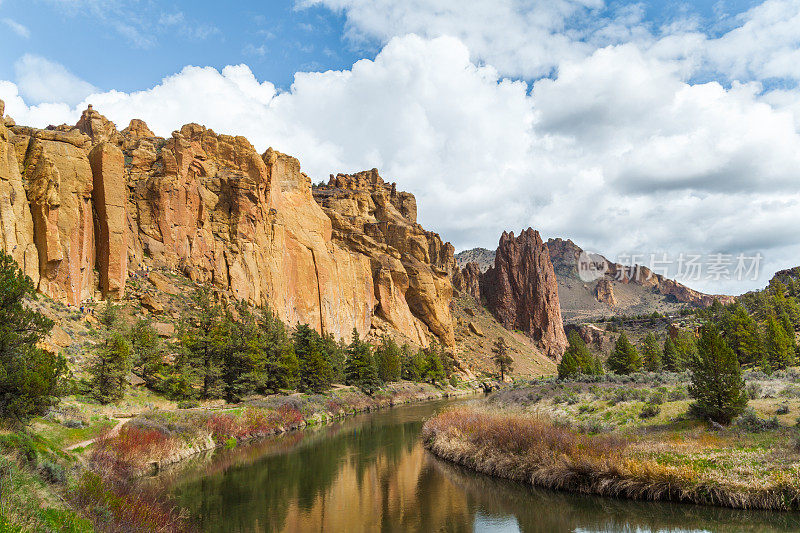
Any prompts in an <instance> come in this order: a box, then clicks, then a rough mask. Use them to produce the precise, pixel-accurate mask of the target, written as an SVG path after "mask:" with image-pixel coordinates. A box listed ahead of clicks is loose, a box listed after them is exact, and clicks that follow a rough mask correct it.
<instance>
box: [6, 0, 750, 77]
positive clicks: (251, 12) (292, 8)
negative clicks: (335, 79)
mask: <svg viewBox="0 0 800 533" xmlns="http://www.w3.org/2000/svg"><path fill="white" fill-rule="evenodd" d="M226 4H231V5H225V4H223V3H220V2H210V1H189V0H183V1H147V0H141V1H138V0H132V1H131V0H127V1H126V0H123V1H119V2H116V1H108V2H106V1H103V0H99V1H95V0H88V1H85V2H82V1H80V0H2V2H0V19H10V20H12V21H14V22H16V23H17V24H20V25H22V26H24V27H25V28H26V29H27V31H28V32H29V37H27V38H25V37H20V36H18V35H17V36H15V35H14V33H13V32H11V31H10V29H9V28H8V27H7V26H6V27H4V30H5V32H6V36H7V38H6V39H4V45H3V47H2V48H1V49H0V78H2V79H14V64H15V62H16V61H17V60H18V59H19V58H20V57H21V56H22V55H24V54H26V53H30V54H36V55H40V56H42V57H46V58H48V59H49V60H51V61H56V62H58V63H60V64H62V65H64V66H66V67H67V68H68V69H69V70H70V71H71V72H73V73H74V74H76V75H77V76H79V77H80V78H82V79H83V80H86V81H87V82H89V83H91V84H92V85H94V86H95V87H98V88H100V89H104V90H110V89H116V90H121V91H134V90H141V89H145V88H148V87H151V86H153V85H154V84H156V83H157V82H159V81H160V80H161V79H162V78H163V77H164V76H167V75H170V74H173V73H175V72H178V71H179V70H180V69H181V68H183V67H184V66H185V65H198V66H212V67H215V68H218V69H221V68H222V67H224V66H226V65H231V64H238V63H246V64H247V65H248V66H250V68H251V69H252V71H253V73H254V74H255V75H256V77H258V78H259V79H262V80H268V81H271V82H272V83H274V84H275V85H276V86H277V87H279V88H282V89H286V88H288V87H289V86H290V85H291V83H292V80H293V78H294V74H295V72H298V71H320V70H329V69H334V70H341V69H347V68H349V67H350V66H351V65H352V64H353V63H354V62H356V61H357V60H359V59H362V58H370V59H372V58H374V56H375V54H376V53H377V52H378V51H379V50H380V44H381V43H380V42H379V41H378V40H376V39H366V40H361V41H359V42H358V43H354V42H353V41H352V39H348V38H347V37H346V36H345V16H344V14H343V12H342V11H336V10H331V9H328V8H326V7H322V6H309V7H298V6H297V5H296V4H295V2H293V1H292V0H282V1H265V2H261V1H252V0H250V1H238V2H228V3H226ZM755 4H756V2H752V1H748V0H728V1H724V2H723V1H711V0H704V1H700V2H691V3H689V2H685V3H680V2H644V3H624V2H613V3H609V4H608V5H607V6H606V7H605V8H604V9H600V10H596V11H595V12H596V13H597V14H605V13H608V12H610V11H614V10H619V9H620V8H622V7H625V6H631V5H632V6H640V7H641V8H642V9H643V12H644V13H645V17H644V21H645V22H647V23H649V24H652V25H654V26H660V25H661V24H663V23H665V22H668V21H670V20H672V19H674V18H675V17H684V16H687V15H691V14H695V15H696V16H697V17H699V20H700V21H701V23H702V25H703V26H704V27H706V28H707V31H708V32H709V33H713V32H715V31H719V30H720V29H726V28H727V27H728V26H729V23H728V22H727V21H728V19H729V18H731V17H732V16H735V15H736V14H737V13H741V12H742V11H745V10H746V9H748V8H749V7H752V6H753V5H755ZM112 5H115V6H116V7H108V6H112ZM100 13H105V14H106V16H105V17H104V16H101V15H100ZM720 14H724V15H725V16H720ZM118 18H119V20H118ZM126 19H127V20H126ZM170 21H172V22H170ZM118 25H121V26H123V28H120V27H119V26H118ZM124 28H127V29H128V30H130V33H125V31H127V30H126V29H124Z"/></svg>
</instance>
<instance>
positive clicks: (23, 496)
mask: <svg viewBox="0 0 800 533" xmlns="http://www.w3.org/2000/svg"><path fill="white" fill-rule="evenodd" d="M0 451H1V452H2V454H0V533H2V532H28V531H30V532H39V531H42V532H50V531H52V532H66V533H87V532H91V531H93V528H92V525H91V523H90V522H89V521H87V520H85V519H84V518H82V517H80V516H79V515H78V514H77V513H76V512H75V511H74V510H73V509H71V508H69V506H68V505H67V504H66V503H65V502H64V499H63V495H64V493H65V491H66V485H65V484H66V483H67V469H68V468H69V467H70V465H71V464H72V463H73V462H74V460H73V458H72V457H71V456H70V455H69V454H66V453H64V452H62V451H61V450H60V448H59V447H58V446H56V445H55V444H53V443H52V442H50V441H48V440H47V439H44V438H43V437H41V436H39V435H33V436H31V435H28V434H25V433H11V434H4V435H0ZM48 473H50V474H51V475H49V477H48ZM52 473H57V474H58V475H56V476H53V475H52Z"/></svg>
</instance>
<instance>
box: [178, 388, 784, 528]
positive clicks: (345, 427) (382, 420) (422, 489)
mask: <svg viewBox="0 0 800 533" xmlns="http://www.w3.org/2000/svg"><path fill="white" fill-rule="evenodd" d="M455 401H463V400H455ZM453 403H454V401H453V400H450V401H438V402H427V403H424V404H415V405H411V406H402V407H396V408H394V409H388V410H384V411H378V412H375V413H369V414H364V415H359V416H356V417H353V418H351V419H348V420H345V421H342V422H339V423H336V424H332V425H328V426H324V427H321V428H318V429H312V430H306V431H298V432H294V433H289V434H284V435H281V436H279V437H275V438H271V439H267V440H264V441H261V442H258V443H255V444H251V445H246V446H242V447H239V448H235V449H232V450H222V451H218V452H216V453H215V454H214V455H213V456H212V457H210V458H205V459H197V460H195V461H194V462H193V464H189V465H185V466H184V467H182V468H181V470H180V473H179V474H178V473H176V474H173V475H172V476H171V477H172V478H173V479H172V480H171V481H170V482H169V484H170V488H169V490H170V492H171V493H172V494H173V495H174V497H175V499H176V501H177V503H178V505H180V506H181V507H182V508H184V509H186V510H187V511H188V512H189V513H190V514H191V516H192V517H194V519H195V521H196V523H197V524H198V525H199V527H200V529H201V531H206V532H261V531H289V532H296V531H297V532H317V531H325V532H342V533H356V532H361V531H364V532H367V531H369V532H377V531H383V532H393V531H420V532H437V531H453V532H461V531H464V532H469V531H476V532H502V533H506V532H508V533H512V532H517V531H523V532H548V533H550V532H561V531H574V532H581V533H584V532H585V533H589V532H604V533H605V532H656V531H657V532H695V531H714V532H717V531H719V532H773V531H800V514H797V513H779V512H773V513H770V512H749V511H735V510H730V509H720V508H712V507H700V506H693V505H683V504H670V503H649V502H631V501H625V500H616V499H611V498H599V497H586V496H578V495H571V494H565V493H558V492H552V491H546V490H538V489H534V488H531V487H528V486H525V485H522V484H518V483H512V482H507V481H504V480H497V479H493V478H490V477H487V476H483V475H480V474H476V473H473V472H470V471H468V470H465V469H463V468H461V467H458V466H456V465H453V464H450V463H447V462H445V461H442V460H439V459H437V458H435V457H433V456H432V455H431V454H430V453H428V452H427V451H426V450H425V449H424V448H423V447H422V444H421V442H420V439H419V433H420V429H421V427H422V422H423V421H424V420H425V419H426V418H428V417H430V416H431V415H432V414H434V413H435V412H436V411H437V410H439V409H441V408H443V407H445V406H446V405H451V404H453Z"/></svg>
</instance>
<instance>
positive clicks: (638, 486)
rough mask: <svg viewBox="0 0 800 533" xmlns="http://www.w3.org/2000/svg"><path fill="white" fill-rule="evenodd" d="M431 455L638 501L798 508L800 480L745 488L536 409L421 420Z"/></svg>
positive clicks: (459, 412)
mask: <svg viewBox="0 0 800 533" xmlns="http://www.w3.org/2000/svg"><path fill="white" fill-rule="evenodd" d="M422 438H423V440H424V444H425V446H426V447H427V448H428V449H429V450H430V451H431V452H433V453H434V454H435V455H437V456H439V457H441V458H443V459H447V460H450V461H453V462H455V463H458V464H461V465H463V466H466V467H468V468H472V469H474V470H477V471H479V472H482V473H484V474H489V475H494V476H498V477H503V478H507V479H513V480H516V481H520V482H524V483H530V484H532V485H535V486H539V487H544V488H549V489H556V490H565V491H571V492H579V493H585V494H598V495H601V496H614V497H622V498H630V499H639V500H670V501H678V502H689V503H699V504H706V505H719V506H725V507H733V508H740V509H780V510H796V509H799V508H800V480H797V479H794V480H791V479H785V480H780V481H778V482H776V483H774V484H771V485H769V486H764V485H757V484H753V485H755V486H752V487H742V486H738V485H733V484H726V483H724V482H719V481H717V480H713V479H710V478H708V477H704V476H703V475H701V474H700V473H698V471H697V470H695V469H693V468H691V467H689V466H671V465H663V464H659V463H657V462H656V461H652V460H643V459H641V458H639V457H635V456H633V455H632V454H630V453H628V449H629V445H628V443H627V442H626V441H625V440H624V439H622V438H619V437H616V436H613V435H587V434H584V433H580V432H578V431H575V430H573V429H570V428H567V427H563V426H559V425H557V424H555V423H554V422H552V421H551V420H549V419H547V418H544V417H541V416H528V415H518V414H507V413H496V412H488V411H482V410H479V409H475V408H471V407H462V408H456V409H452V410H448V411H445V412H443V413H440V414H439V415H438V416H436V417H434V418H432V419H430V420H428V421H427V422H426V423H425V425H424V426H423V430H422Z"/></svg>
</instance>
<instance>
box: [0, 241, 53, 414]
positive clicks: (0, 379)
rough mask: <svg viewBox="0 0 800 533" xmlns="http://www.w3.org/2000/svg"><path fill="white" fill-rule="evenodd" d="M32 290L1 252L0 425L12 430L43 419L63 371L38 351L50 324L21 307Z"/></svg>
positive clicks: (40, 316)
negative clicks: (5, 424)
mask: <svg viewBox="0 0 800 533" xmlns="http://www.w3.org/2000/svg"><path fill="white" fill-rule="evenodd" d="M35 297H36V292H35V287H34V285H33V282H32V281H31V279H30V278H29V277H27V276H25V275H24V274H23V273H22V271H21V270H20V269H19V267H17V264H16V263H15V262H14V260H13V259H12V258H11V256H9V255H8V254H6V253H5V252H2V251H0V419H2V420H5V421H6V422H7V423H11V424H13V425H16V426H22V425H24V424H25V423H27V421H28V420H30V419H31V417H34V416H37V415H43V414H45V413H46V412H47V409H48V408H49V407H50V406H52V405H54V404H55V403H56V402H57V401H58V398H57V396H58V394H59V390H60V385H61V382H62V379H63V377H64V376H65V374H66V371H67V366H66V361H65V360H64V358H63V357H61V356H58V355H55V354H52V353H49V352H47V351H45V350H42V349H41V348H39V347H38V343H39V341H41V340H42V339H43V338H44V336H45V335H46V334H47V333H48V332H49V331H50V329H51V328H52V327H53V322H52V321H51V320H49V319H48V318H46V317H45V316H44V315H42V314H41V313H38V312H36V311H34V310H32V309H30V308H29V307H27V306H26V305H25V299H26V298H35Z"/></svg>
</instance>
